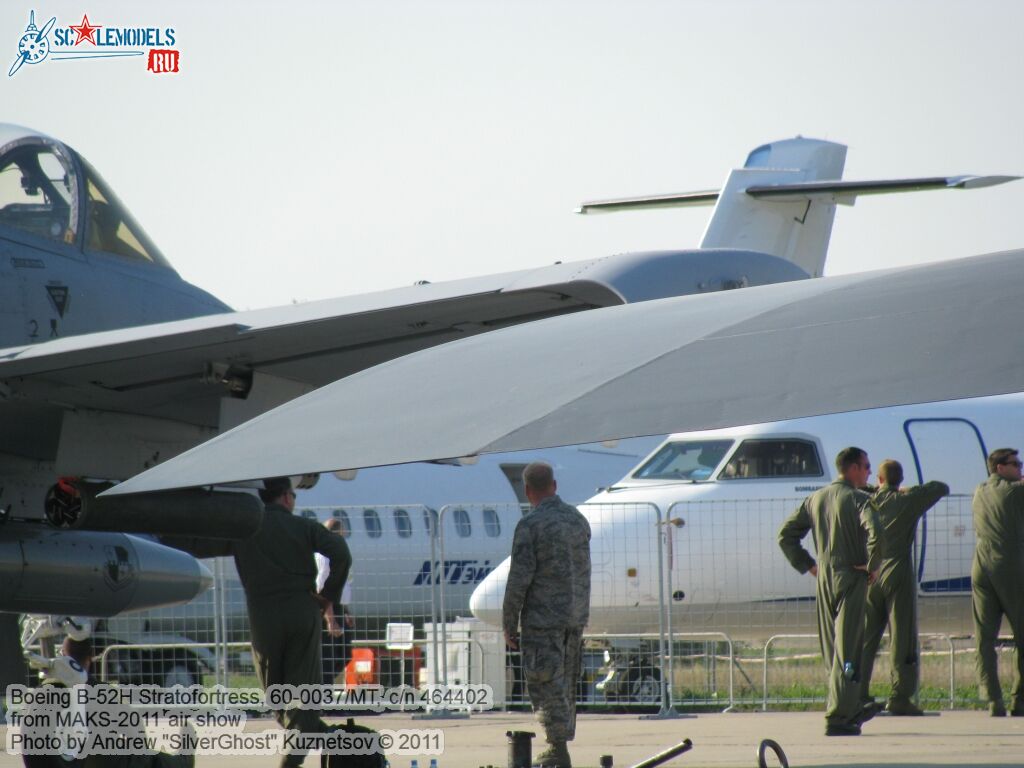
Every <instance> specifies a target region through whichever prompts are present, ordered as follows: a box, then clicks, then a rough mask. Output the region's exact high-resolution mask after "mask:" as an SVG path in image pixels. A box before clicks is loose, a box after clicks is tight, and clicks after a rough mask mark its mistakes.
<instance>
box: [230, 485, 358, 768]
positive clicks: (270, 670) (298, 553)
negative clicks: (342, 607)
mask: <svg viewBox="0 0 1024 768" xmlns="http://www.w3.org/2000/svg"><path fill="white" fill-rule="evenodd" d="M233 550H234V555H235V565H236V566H237V567H238V576H239V578H240V579H241V580H242V586H243V587H245V601H246V604H247V606H248V608H249V626H250V631H251V639H252V653H253V658H254V660H255V664H256V675H257V677H258V678H259V681H260V685H262V686H263V688H264V689H266V688H267V686H270V685H319V684H320V683H321V680H322V676H323V670H322V669H321V658H320V627H321V624H322V619H321V612H320V605H319V603H318V602H317V600H316V598H315V596H314V595H315V589H316V563H315V562H314V559H313V553H314V552H319V553H320V554H322V555H324V556H326V557H327V558H328V560H330V563H331V572H330V576H328V577H327V581H326V583H325V584H324V587H323V590H322V591H321V593H320V594H321V595H323V596H324V597H326V598H327V599H328V600H331V601H332V602H337V601H338V599H339V598H340V596H341V589H342V587H343V586H344V584H345V580H346V579H347V578H348V571H349V567H350V566H351V564H352V556H351V555H350V554H349V551H348V545H347V544H346V543H345V539H344V538H342V537H341V536H337V535H335V534H334V533H331V532H330V531H328V530H327V529H326V528H324V526H322V525H320V524H319V523H317V522H316V521H315V520H307V519H305V518H302V517H296V516H295V515H292V514H291V513H290V512H289V511H288V510H287V509H286V508H284V507H282V506H280V505H278V504H268V505H267V508H266V512H265V513H264V515H263V523H262V525H261V526H260V529H259V531H257V532H256V533H255V534H254V535H253V536H251V537H250V538H248V539H244V540H242V541H237V542H234V544H233ZM274 717H275V718H276V719H277V721H278V722H279V723H280V724H281V725H282V726H283V727H284V728H288V729H296V730H299V731H302V732H304V733H321V732H323V731H324V730H325V725H324V723H323V721H322V720H321V719H320V714H319V712H316V711H313V710H308V709H288V710H284V711H278V712H275V713H274ZM304 757H305V755H304V754H300V753H291V754H287V755H283V756H282V758H281V765H282V766H296V765H301V764H302V761H303V759H304Z"/></svg>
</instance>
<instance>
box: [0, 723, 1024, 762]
mask: <svg viewBox="0 0 1024 768" xmlns="http://www.w3.org/2000/svg"><path fill="white" fill-rule="evenodd" d="M359 722H362V723H365V724H367V725H370V726H372V727H373V728H376V729H378V730H381V729H390V730H393V731H402V730H408V729H416V730H423V729H440V730H441V732H442V734H443V738H444V752H443V753H442V754H440V755H434V756H433V757H436V759H437V766H438V768H477V767H478V766H487V765H493V766H496V767H497V768H503V767H504V766H505V765H506V764H507V760H508V742H507V739H506V736H505V732H506V731H514V730H528V731H534V732H536V733H538V734H539V733H540V729H539V728H538V727H537V724H536V722H535V721H534V720H533V719H532V717H531V716H530V715H529V714H527V713H518V712H516V713H497V712H494V713H490V712H488V713H483V714H474V715H473V716H472V717H471V718H468V719H461V720H422V719H417V720H414V719H412V718H411V717H409V716H408V715H401V714H384V715H380V716H371V717H366V718H361V719H360V720H359ZM275 728H276V725H275V724H274V723H273V721H271V720H269V719H265V718H260V719H256V718H252V719H249V720H248V721H247V722H246V724H245V731H246V732H247V733H251V732H258V731H263V730H272V729H275ZM3 730H4V729H0V732H2V731H3ZM683 739H690V740H691V741H692V742H693V748H692V750H691V751H689V752H687V753H686V754H683V755H680V756H679V757H676V758H673V759H672V760H671V761H669V762H667V763H665V765H667V766H679V767H680V768H685V767H686V766H695V767H696V766H721V767H722V768H726V767H728V768H732V767H736V768H739V767H740V766H742V767H744V768H751V766H755V765H757V760H756V750H757V746H758V744H759V743H760V742H761V740H762V739H774V740H775V741H777V742H778V743H779V744H780V745H781V746H782V748H783V750H784V751H785V754H786V757H787V758H788V761H789V765H791V766H794V768H796V767H797V766H858V767H859V768H867V766H904V767H912V768H923V767H924V766H949V765H971V766H997V765H998V766H1005V765H1022V764H1024V718H1009V717H1007V718H998V719H997V718H991V717H988V715H987V713H986V712H981V711H974V712H963V711H958V712H943V713H941V714H930V715H928V716H925V717H917V718H906V717H903V718H896V717H887V716H884V715H883V716H879V717H877V718H875V719H874V720H873V721H871V722H870V723H868V724H867V725H866V726H865V727H864V733H863V734H862V735H861V736H859V737H832V738H828V737H826V736H825V735H824V720H823V718H822V714H821V712H799V713H788V712H787V713H760V712H758V713H750V712H731V713H726V714H700V715H697V716H690V717H685V718H682V719H676V720H649V719H640V718H639V717H638V716H636V715H608V714H589V713H588V714H582V715H580V717H579V720H578V725H577V732H576V741H575V742H574V743H573V744H572V745H570V747H571V752H572V757H573V763H574V765H576V766H577V768H585V767H594V768H596V766H598V765H599V764H600V758H601V756H602V755H611V756H612V757H613V759H614V764H615V765H616V766H623V767H624V766H630V765H634V764H635V763H638V762H640V761H641V760H643V759H644V758H646V757H649V756H651V755H653V754H655V753H657V752H660V751H662V750H664V749H666V748H668V747H671V746H673V745H675V744H677V743H679V742H681V741H682V740H683ZM535 744H538V746H537V747H536V748H535V749H534V753H535V754H536V753H537V752H538V751H539V749H541V748H542V742H541V740H540V739H538V740H535ZM414 757H415V758H416V759H417V761H418V765H419V766H420V768H426V766H428V765H429V764H430V758H431V757H432V756H431V755H425V754H421V755H419V756H414V755H407V756H392V757H391V758H390V762H391V766H392V768H410V765H411V761H412V759H413V758H414ZM277 764H278V758H277V757H276V756H268V755H260V756H253V755H201V756H199V757H198V758H197V760H196V765H197V766H200V767H202V768H206V767H207V766H209V767H210V768H243V767H245V768H249V767H250V766H254V767H259V766H266V767H267V768H272V767H273V766H276V765H277ZM778 764H779V763H778V762H777V761H775V759H774V758H773V757H771V756H769V759H768V762H767V765H768V766H775V765H778ZM16 765H21V759H20V758H19V757H17V756H13V755H9V754H3V755H0V766H16ZM305 765H307V766H311V767H312V766H316V765H319V760H318V759H315V758H314V756H313V755H311V756H310V757H309V758H307V760H306V763H305Z"/></svg>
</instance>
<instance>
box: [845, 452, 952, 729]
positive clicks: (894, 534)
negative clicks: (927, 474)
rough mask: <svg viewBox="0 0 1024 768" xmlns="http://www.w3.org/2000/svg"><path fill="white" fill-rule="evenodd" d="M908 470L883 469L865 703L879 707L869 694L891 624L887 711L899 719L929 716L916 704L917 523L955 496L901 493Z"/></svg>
mask: <svg viewBox="0 0 1024 768" xmlns="http://www.w3.org/2000/svg"><path fill="white" fill-rule="evenodd" d="M902 482H903V467H902V466H901V465H900V463H899V462H898V461H895V460H894V459H886V460H885V461H883V462H882V465H881V466H880V467H879V468H878V490H877V491H875V494H874V496H873V497H872V499H873V501H874V502H875V507H876V508H877V509H878V518H879V520H880V522H881V523H882V531H883V534H882V566H881V568H880V570H879V574H878V580H877V581H876V582H875V583H874V584H872V585H871V586H870V587H868V602H867V611H866V623H865V625H864V656H863V658H862V659H861V668H860V676H861V681H860V685H861V699H862V701H863V702H864V703H873V699H872V698H871V694H870V693H869V689H870V687H871V672H872V670H873V669H874V666H875V655H876V654H877V653H878V646H879V643H881V641H882V633H883V632H884V631H885V625H886V622H888V624H889V658H890V659H891V663H892V692H891V693H890V694H889V702H888V704H887V705H886V709H887V710H888V711H889V713H890V714H893V715H923V714H924V712H922V711H921V710H920V709H919V708H918V707H917V706H916V705H915V704H914V703H913V702H912V701H911V699H912V698H913V696H914V692H915V691H916V690H917V677H918V666H917V611H916V606H915V604H914V601H915V597H916V595H915V586H916V580H915V578H914V558H913V555H912V553H911V550H912V548H913V546H914V535H915V533H916V532H917V522H918V521H919V520H920V519H921V518H922V517H923V516H924V513H925V512H927V511H928V510H929V509H931V508H932V507H933V506H935V504H936V502H938V500H939V499H941V498H942V497H943V496H945V495H947V494H948V493H949V486H948V485H946V484H945V483H940V482H938V481H932V482H930V483H925V484H924V485H917V486H914V487H913V488H904V489H901V488H900V483H902Z"/></svg>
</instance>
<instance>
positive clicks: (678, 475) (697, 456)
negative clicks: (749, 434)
mask: <svg viewBox="0 0 1024 768" xmlns="http://www.w3.org/2000/svg"><path fill="white" fill-rule="evenodd" d="M730 447H732V440H680V441H679V442H673V443H667V444H665V445H663V446H662V447H661V450H659V451H658V452H657V453H655V454H654V455H653V456H652V457H651V458H650V459H649V460H648V461H647V462H646V463H644V465H643V466H641V467H640V469H638V470H637V471H636V472H634V473H633V478H634V479H635V480H692V481H694V482H696V481H698V480H707V479H708V478H709V477H711V473H712V472H714V471H715V467H717V466H718V463H719V462H720V461H721V460H722V458H723V457H724V456H725V454H726V453H728V451H729V448H730Z"/></svg>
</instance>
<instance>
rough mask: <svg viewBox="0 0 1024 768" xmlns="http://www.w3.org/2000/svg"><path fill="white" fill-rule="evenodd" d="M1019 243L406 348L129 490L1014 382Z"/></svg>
mask: <svg viewBox="0 0 1024 768" xmlns="http://www.w3.org/2000/svg"><path fill="white" fill-rule="evenodd" d="M1022 254H1024V252H1022V251H1011V252H1005V253H998V254H992V255H989V256H981V257H974V258H968V259H962V260H958V261H951V262H944V263H939V264H933V265H927V266H922V267H914V268H904V269H894V270H886V271H881V272H869V273H863V274H858V275H847V276H841V277H832V278H821V279H817V280H807V281H801V282H794V283H787V284H781V285H772V286H765V287H760V288H751V289H747V290H744V291H734V292H729V293H720V294H715V295H704V296H688V297H682V298H675V299H665V300H661V301H654V302H647V303H644V304H636V305H627V306H620V307H612V308H608V309H600V310H595V311H593V312H587V313H582V314H578V315H572V316H569V317H563V318H556V319H552V320H545V321H541V322H537V323H531V324H529V325H524V326H520V327H517V328H511V329H507V330H502V331H498V332H496V333H492V334H487V335H484V336H479V337H475V338H471V339H466V340H464V341H458V342H454V343H452V344H447V345H444V346H441V347H438V348H435V349H432V350H427V351H424V352H419V353H416V354H413V355H409V356H407V357H404V358H400V359H397V360H393V361H391V362H388V363H385V364H383V365H380V366H377V367H375V368H372V369H369V370H366V371H363V372H360V373H358V374H355V375H353V376H350V377H348V378H346V379H343V380H341V381H338V382H335V383H333V384H331V385H328V386H326V387H323V388H322V389H319V390H317V391H315V392H312V393H310V394H309V395H306V396H304V397H302V398H300V399H298V400H295V401H293V402H291V403H289V404H288V405H286V406H283V407H281V408H278V409H276V410H274V411H271V412H269V413H266V414H264V415H263V416H261V417H259V418H257V419H255V420H253V421H251V422H249V423H247V424H245V425H243V426H241V427H239V428H237V429H235V430H233V431H231V432H228V433H225V434H223V435H221V436H219V437H217V438H215V439H213V440H211V441H210V442H208V443H206V444H204V445H201V446H199V447H197V448H195V449H193V450H191V451H189V452H187V453H185V454H183V455H181V456H179V457H178V458H176V459H173V460H171V461H168V462H166V463H164V464H162V465H160V466H157V467H155V468H154V469H151V470H149V471H148V472H145V473H143V474H142V475H139V476H137V477H136V478H134V479H132V480H129V481H128V482H126V483H123V484H122V485H121V486H118V487H117V488H116V489H115V490H114V492H121V493H131V492H143V491H152V490H159V489H165V488H176V487H185V486H194V485H205V484H211V483H215V482H227V481H236V480H243V479H252V478H259V477H266V476H271V475H282V474H298V473H300V472H309V471H316V470H335V469H341V468H352V467H364V466H374V465H384V464H398V463H404V462H411V461H420V460H426V459H437V458H443V457H452V456H464V455H470V454H474V453H481V452H493V451H510V450H519V449H527V448H538V447H547V446H555V445H566V444H574V443H583V442H592V441H597V440H603V439H609V438H616V437H627V436H636V435H648V434H661V433H666V432H675V431H685V430H694V429H710V428H716V427H723V426H729V425H736V424H746V423H754V422H761V421H774V420H778V419H787V418H795V417H800V416H811V415H817V414H823V413H831V412H839V411H851V410H859V409H865V408H873V407H881V406H891V405H900V404H907V403H915V402H930V401H936V400H947V399H956V398H965V397H975V396H983V395H992V394H1002V393H1007V392H1016V391H1021V390H1024V365H1022V364H1021V360H1020V357H1021V342H1020V333H1021V329H1022V328H1024V301H1022V300H1021V297H1022V296H1024V270H1022V266H1024V264H1022Z"/></svg>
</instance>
